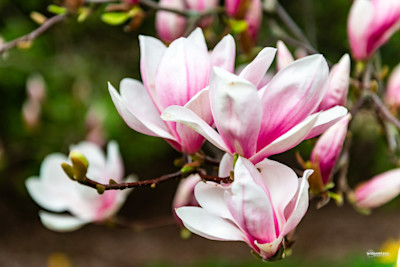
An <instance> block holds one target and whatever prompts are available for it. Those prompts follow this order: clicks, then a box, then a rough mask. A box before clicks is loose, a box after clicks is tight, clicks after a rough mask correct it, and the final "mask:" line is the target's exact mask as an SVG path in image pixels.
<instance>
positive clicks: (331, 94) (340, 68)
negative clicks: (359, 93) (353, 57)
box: [319, 54, 350, 110]
mask: <svg viewBox="0 0 400 267" xmlns="http://www.w3.org/2000/svg"><path fill="white" fill-rule="evenodd" d="M349 80H350V56H349V55H348V54H345V55H344V56H343V57H342V58H341V59H340V61H339V62H338V64H336V65H334V66H333V67H332V69H331V72H330V74H329V81H328V89H327V91H326V94H325V96H324V98H323V99H322V102H321V104H320V108H319V109H320V110H327V109H330V108H332V107H334V106H338V105H339V106H346V103H347V93H348V91H349Z"/></svg>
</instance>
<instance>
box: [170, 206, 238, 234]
mask: <svg viewBox="0 0 400 267" xmlns="http://www.w3.org/2000/svg"><path fill="white" fill-rule="evenodd" d="M176 214H177V215H178V217H179V218H180V219H181V220H182V222H183V224H184V225H185V227H186V228H187V229H188V230H189V231H191V232H193V233H195V234H197V235H200V236H202V237H205V238H207V239H211V240H219V241H243V240H245V239H244V236H243V233H242V232H241V231H240V230H239V228H237V226H236V225H234V224H233V223H232V222H230V221H228V220H226V219H223V218H221V217H219V216H216V215H214V214H211V213H209V212H207V211H206V210H204V209H202V208H199V207H182V208H179V209H176Z"/></svg>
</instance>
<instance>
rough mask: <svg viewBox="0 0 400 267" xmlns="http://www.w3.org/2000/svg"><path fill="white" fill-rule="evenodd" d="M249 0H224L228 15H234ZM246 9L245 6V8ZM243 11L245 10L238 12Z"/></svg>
mask: <svg viewBox="0 0 400 267" xmlns="http://www.w3.org/2000/svg"><path fill="white" fill-rule="evenodd" d="M248 1H250V0H225V10H226V13H228V15H230V16H232V17H236V16H237V15H238V13H239V12H240V10H241V9H243V8H244V7H245V6H246V4H247V2H248ZM245 9H247V8H245ZM240 13H245V12H240Z"/></svg>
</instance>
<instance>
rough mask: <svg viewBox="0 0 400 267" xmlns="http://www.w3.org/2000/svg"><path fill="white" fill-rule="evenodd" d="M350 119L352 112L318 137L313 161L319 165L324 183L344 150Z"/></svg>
mask: <svg viewBox="0 0 400 267" xmlns="http://www.w3.org/2000/svg"><path fill="white" fill-rule="evenodd" d="M349 120H350V114H348V115H346V116H345V117H343V118H342V119H341V120H340V121H338V122H337V123H335V125H333V126H332V127H330V128H329V129H328V130H327V131H326V132H325V133H324V134H323V135H321V137H320V138H319V139H318V141H317V143H316V144H315V147H314V149H313V151H312V153H311V162H312V163H314V164H317V165H318V166H319V170H320V172H321V176H322V183H323V184H324V185H326V184H327V183H328V182H329V181H330V178H331V176H332V171H333V168H334V167H335V165H336V161H337V159H338V158H339V156H340V152H341V151H342V147H343V143H344V140H345V139H346V134H347V126H348V124H349Z"/></svg>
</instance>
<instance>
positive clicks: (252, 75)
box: [239, 47, 276, 87]
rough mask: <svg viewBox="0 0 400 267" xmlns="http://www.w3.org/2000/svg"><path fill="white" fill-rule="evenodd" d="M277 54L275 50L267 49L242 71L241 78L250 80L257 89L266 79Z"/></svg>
mask: <svg viewBox="0 0 400 267" xmlns="http://www.w3.org/2000/svg"><path fill="white" fill-rule="evenodd" d="M275 53H276V49H275V48H272V47H265V48H264V49H263V50H261V52H260V53H258V55H257V56H256V58H255V59H254V60H253V61H252V62H250V63H249V64H248V65H247V66H246V67H245V68H244V69H243V70H242V72H241V73H240V75H239V77H241V78H244V79H246V80H248V81H249V82H251V83H252V84H253V85H254V86H256V87H257V86H258V84H259V83H260V82H261V80H262V79H263V78H264V76H265V73H266V72H267V70H268V68H269V67H270V66H271V63H272V61H273V60H274V57H275Z"/></svg>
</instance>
